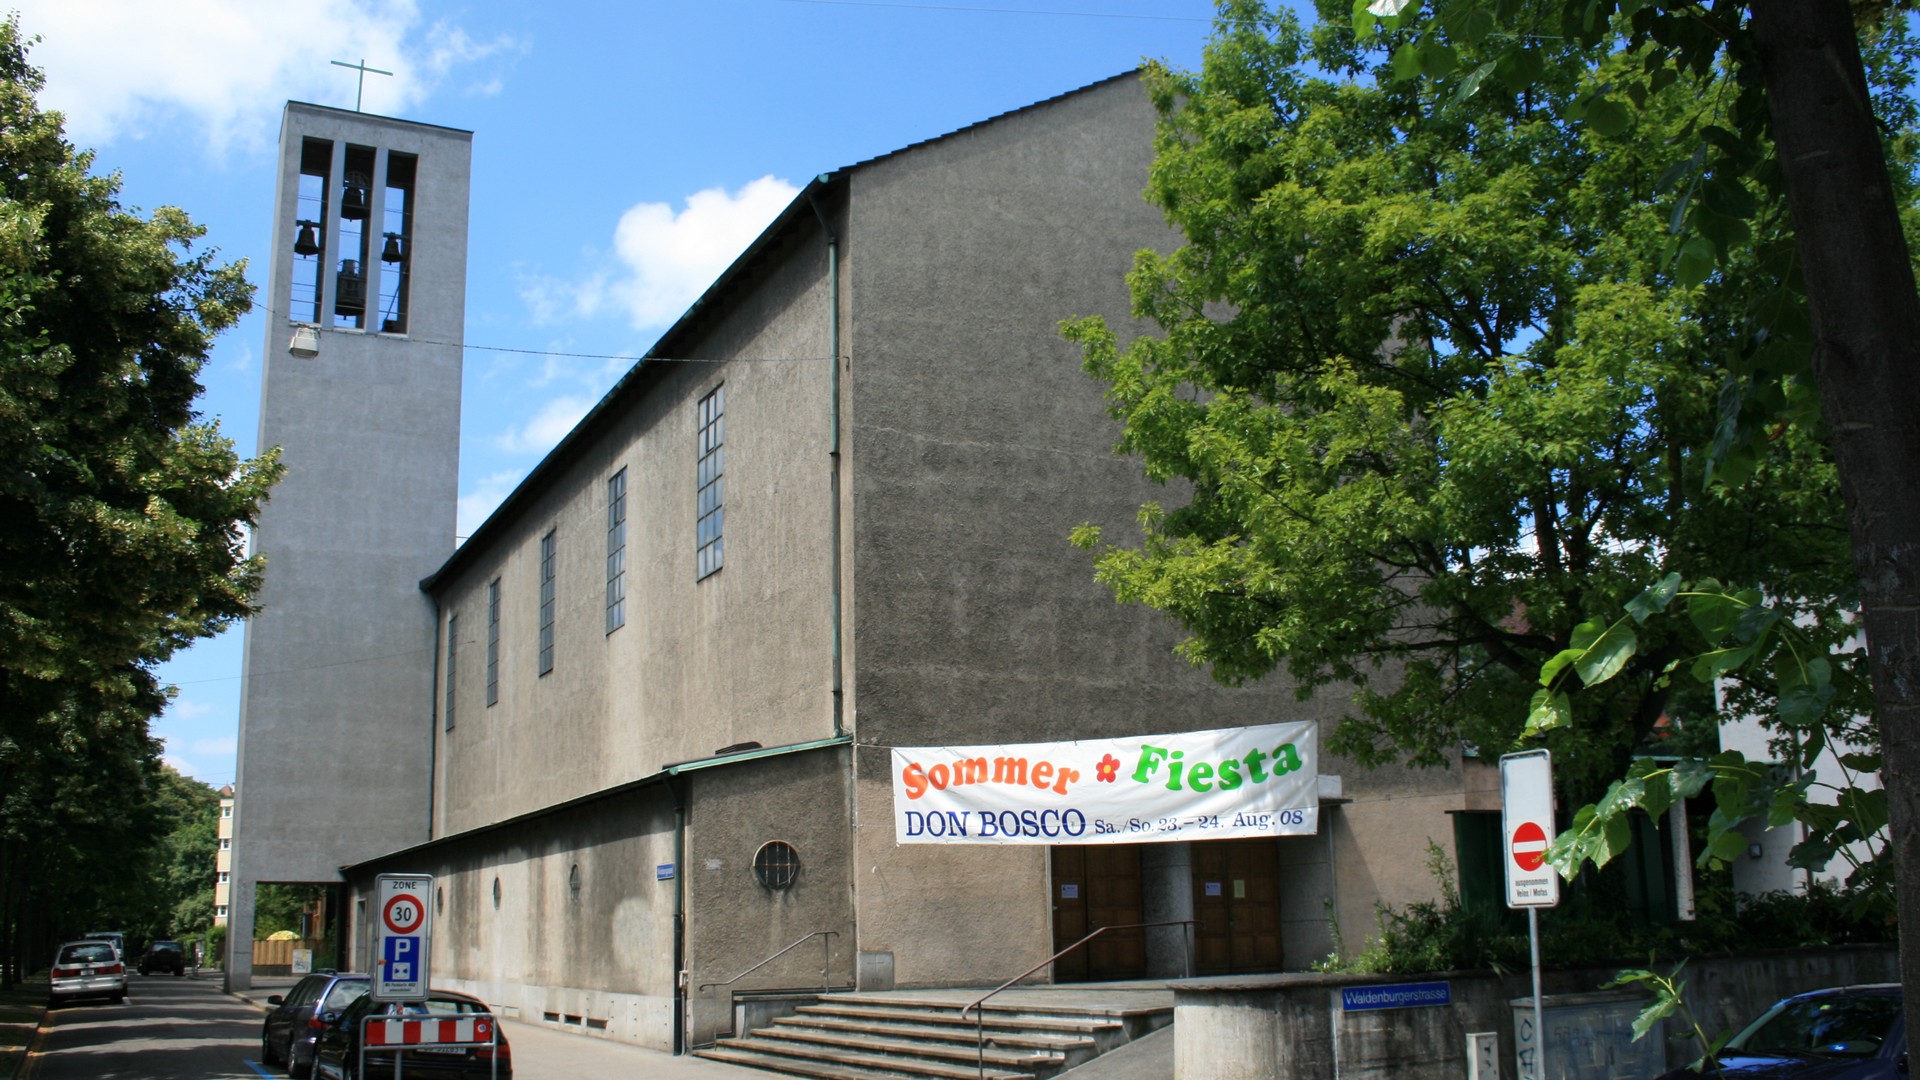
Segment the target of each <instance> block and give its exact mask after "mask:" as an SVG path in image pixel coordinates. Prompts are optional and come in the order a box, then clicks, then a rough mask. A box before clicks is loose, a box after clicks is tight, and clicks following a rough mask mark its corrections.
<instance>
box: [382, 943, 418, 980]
mask: <svg viewBox="0 0 1920 1080" xmlns="http://www.w3.org/2000/svg"><path fill="white" fill-rule="evenodd" d="M382 959H384V960H385V961H386V968H387V970H386V981H387V982H389V983H410V982H413V981H415V976H414V971H415V965H417V964H418V963H419V962H420V939H419V938H418V937H413V936H407V937H400V936H395V937H390V938H388V939H387V941H386V955H385V956H384V957H383V958H382Z"/></svg>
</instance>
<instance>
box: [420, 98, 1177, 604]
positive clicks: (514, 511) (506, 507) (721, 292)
mask: <svg viewBox="0 0 1920 1080" xmlns="http://www.w3.org/2000/svg"><path fill="white" fill-rule="evenodd" d="M1139 74H1140V72H1139V70H1138V69H1134V70H1132V71H1124V72H1121V73H1120V74H1118V75H1112V76H1109V77H1107V78H1105V79H1101V80H1099V81H1097V82H1092V83H1088V84H1087V85H1085V86H1082V87H1079V88H1077V89H1074V90H1069V91H1067V92H1065V93H1062V94H1055V95H1054V96H1053V97H1050V98H1044V99H1042V100H1040V101H1036V102H1034V103H1033V104H1031V105H1023V106H1021V107H1020V108H1018V109H1010V110H1008V111H1006V112H1004V113H999V114H997V115H994V116H990V117H988V118H986V119H984V120H980V121H977V122H975V123H972V124H968V125H966V126H965V127H961V128H956V129H954V130H953V131H949V132H947V133H945V134H943V135H935V136H933V137H931V138H927V139H922V140H920V141H919V142H915V143H909V144H907V145H906V146H903V147H900V148H899V149H897V150H891V151H888V152H887V153H884V154H880V155H877V156H875V157H870V158H867V159H865V160H863V161H857V162H854V163H853V164H852V165H848V166H844V167H842V168H839V169H835V170H834V171H832V172H825V173H821V174H820V175H819V176H816V177H814V178H813V179H812V180H810V181H808V183H807V186H806V187H804V188H802V189H801V191H800V193H799V194H798V195H796V196H794V198H793V201H792V202H790V203H788V204H787V206H786V209H784V210H782V211H780V214H779V216H777V217H775V218H774V220H773V223H772V224H771V225H768V226H767V227H766V229H764V230H762V232H761V233H760V235H759V236H758V237H756V238H755V239H754V241H753V243H751V244H749V245H747V249H746V250H745V251H743V252H741V253H740V257H739V258H737V259H735V260H734V261H733V263H732V264H731V265H730V266H728V267H727V269H726V270H725V271H723V272H722V273H721V274H720V276H719V277H717V278H715V279H714V282H713V284H712V285H710V286H708V287H707V290H706V292H704V293H701V294H700V297H699V299H697V300H695V301H694V302H693V305H692V306H691V307H689V308H687V310H686V312H685V313H684V314H682V315H681V316H680V318H679V319H678V320H677V321H675V322H674V324H673V325H672V326H671V327H668V328H667V331H666V333H664V334H661V335H660V337H659V339H658V340H657V341H655V342H654V343H653V346H652V348H649V349H648V350H647V351H646V353H645V354H644V355H643V356H641V357H640V359H638V360H636V361H635V362H634V365H633V367H631V368H629V369H628V370H627V373H626V374H625V375H622V376H621V377H620V381H618V382H616V383H614V384H613V387H612V389H609V390H608V391H607V392H606V394H605V395H603V396H602V397H601V398H600V400H599V401H598V402H596V403H595V404H594V406H593V408H592V409H590V410H588V412H587V415H585V416H583V417H581V418H580V422H579V423H577V424H575V425H574V426H573V430H571V431H569V432H567V434H566V435H565V437H563V438H562V439H561V440H560V441H559V442H558V443H556V444H555V445H554V447H553V449H552V450H550V451H548V452H547V456H546V457H544V458H542V459H541V460H540V463H539V464H537V465H535V466H534V467H533V469H532V471H530V472H529V473H527V475H526V478H525V479H523V480H521V481H520V483H519V484H518V485H517V486H515V487H514V489H513V491H512V492H511V493H510V494H508V496H507V497H506V498H505V499H503V500H502V501H501V503H500V505H499V506H497V507H495V508H494V510H493V513H491V514H489V515H487V519H486V520H485V521H483V522H481V523H480V526H479V527H478V528H476V529H474V531H473V535H472V536H470V537H468V538H467V542H466V543H465V544H462V545H461V546H460V547H459V548H458V549H457V550H455V551H454V553H453V554H452V555H450V556H448V558H447V561H446V562H444V563H442V564H441V565H440V568H439V569H438V570H435V571H434V572H433V573H432V574H431V575H429V576H428V577H426V578H425V579H423V580H422V581H421V582H420V588H421V589H422V590H423V591H426V592H431V591H433V589H434V588H435V587H436V586H438V585H439V584H440V583H441V582H442V581H443V580H445V579H447V578H448V577H450V576H452V575H454V574H456V573H458V572H459V571H461V570H462V569H464V568H465V567H466V566H467V564H468V563H470V562H472V561H473V560H474V559H476V558H478V555H477V553H478V552H480V551H483V550H485V549H486V548H487V546H488V545H489V544H491V543H492V541H493V539H494V537H495V535H496V534H498V533H500V532H502V531H504V530H505V529H506V528H507V523H508V522H510V521H512V520H513V519H514V518H515V517H517V516H518V514H519V512H520V510H521V509H522V508H523V507H524V506H525V505H526V504H527V503H529V502H531V501H533V500H534V499H536V498H538V497H539V494H540V492H541V491H542V490H543V489H544V487H545V484H546V481H547V480H548V479H549V478H551V477H553V476H555V475H557V474H559V473H560V472H561V471H562V470H563V469H564V468H565V467H566V465H567V464H568V463H569V462H571V461H572V460H573V459H574V458H575V457H577V456H579V454H580V453H581V451H582V450H583V449H584V448H585V447H587V446H590V445H592V442H593V440H594V439H595V438H596V437H597V436H598V435H599V434H600V431H601V429H602V428H603V427H605V426H606V425H607V424H608V423H609V422H610V420H609V418H610V417H613V416H617V415H620V414H621V413H622V412H623V411H624V410H625V409H626V407H627V406H628V405H629V403H630V402H632V401H634V400H637V399H638V398H639V397H640V395H641V394H642V393H643V392H644V386H645V385H646V383H648V382H650V381H652V379H653V378H654V377H655V375H656V368H657V365H650V364H649V363H648V361H649V360H654V359H658V358H670V357H672V356H673V354H674V348H673V346H674V345H675V343H677V342H681V341H686V340H691V339H692V338H694V337H695V336H696V335H697V333H698V331H699V329H700V327H701V326H702V325H703V324H704V323H705V322H706V320H707V318H708V317H709V315H710V314H711V313H712V312H713V311H714V310H715V309H717V308H718V307H719V306H720V302H721V301H722V300H724V299H725V298H726V297H727V296H728V295H729V294H731V293H733V292H734V291H735V290H737V289H740V288H742V287H743V286H745V285H746V284H747V283H748V282H750V281H751V280H752V279H753V277H754V276H755V271H756V270H757V269H758V267H759V266H760V264H761V263H763V262H764V261H765V260H766V259H767V258H768V257H769V256H771V255H772V254H773V253H774V252H775V251H777V250H778V249H779V247H780V246H781V245H782V244H783V243H785V242H786V240H787V239H788V237H789V236H790V235H791V234H792V233H793V232H794V231H796V230H797V229H799V228H800V227H801V226H802V223H803V222H804V221H805V220H807V219H809V218H811V219H814V220H818V221H821V222H823V223H824V220H825V218H824V210H823V209H822V208H821V204H822V202H823V201H824V200H825V199H827V198H829V197H837V195H838V192H839V191H841V190H843V189H844V187H845V178H846V177H847V176H849V175H851V174H852V173H854V172H856V171H858V170H861V169H865V168H867V167H869V166H872V165H875V164H877V163H879V162H883V161H888V160H891V159H893V158H896V157H899V156H901V155H903V154H909V153H912V152H913V151H916V150H919V149H921V148H923V147H927V146H932V145H934V144H936V143H941V142H945V141H947V140H949V139H954V138H958V137H959V136H962V135H965V134H966V133H968V132H970V131H975V130H977V129H980V128H983V127H986V126H988V125H990V124H997V123H1001V122H1003V121H1005V120H1007V119H1008V118H1010V117H1015V116H1020V115H1022V114H1025V113H1029V112H1033V111H1035V110H1038V109H1042V108H1045V107H1047V106H1049V105H1052V104H1054V103H1056V102H1059V101H1063V100H1065V99H1067V98H1071V97H1076V96H1078V95H1080V94H1084V93H1087V92H1089V91H1092V90H1095V89H1098V88H1100V87H1103V86H1108V85H1110V84H1113V83H1116V82H1120V81H1122V80H1124V79H1132V78H1137V77H1138V76H1139ZM836 180H838V181H839V182H840V183H839V185H838V186H834V182H835V181H836Z"/></svg>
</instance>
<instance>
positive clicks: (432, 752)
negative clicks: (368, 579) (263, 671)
mask: <svg viewBox="0 0 1920 1080" xmlns="http://www.w3.org/2000/svg"><path fill="white" fill-rule="evenodd" d="M427 601H428V603H430V604H432V605H433V659H432V660H431V661H429V662H428V663H427V670H428V671H430V672H432V673H433V674H434V676H435V677H433V678H429V679H428V680H427V684H428V686H427V839H429V840H431V839H433V838H434V835H435V834H436V833H437V832H439V828H438V822H436V821H435V820H434V817H433V812H434V806H435V803H436V802H437V799H436V796H437V795H438V794H439V791H440V676H441V674H442V673H441V671H440V658H441V657H442V656H444V655H446V654H445V653H443V652H441V646H442V642H441V640H440V632H441V622H440V601H439V600H437V599H434V598H433V597H428V598H427ZM342 967H345V965H342Z"/></svg>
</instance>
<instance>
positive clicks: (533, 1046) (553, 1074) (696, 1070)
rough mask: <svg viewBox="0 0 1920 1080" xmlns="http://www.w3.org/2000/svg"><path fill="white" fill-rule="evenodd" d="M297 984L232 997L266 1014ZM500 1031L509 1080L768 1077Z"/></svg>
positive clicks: (590, 1042) (533, 1031) (292, 979)
mask: <svg viewBox="0 0 1920 1080" xmlns="http://www.w3.org/2000/svg"><path fill="white" fill-rule="evenodd" d="M216 974H217V973H216ZM299 981H300V977H299V976H297V975H270V976H265V977H259V978H255V979H254V980H253V989H251V990H242V991H235V992H234V996H235V997H238V998H240V999H241V1000H243V1001H248V1002H251V1003H252V1004H254V1005H255V1006H257V1007H259V1009H260V1011H261V1012H262V1013H265V1012H266V1011H267V1009H269V1008H271V1006H269V1005H268V1004H267V997H268V996H269V995H272V994H284V993H286V991H287V989H288V988H289V987H291V986H292V985H293V984H294V983H296V982H299ZM500 1029H501V1031H503V1032H505V1033H506V1036H507V1043H508V1045H510V1046H512V1047H513V1076H514V1080H575V1078H578V1077H617V1076H645V1077H647V1078H648V1080H749V1078H751V1077H764V1076H766V1075H767V1074H766V1073H763V1072H761V1071H759V1070H758V1069H743V1068H740V1067H738V1066H734V1065H722V1064H720V1063H719V1062H717V1061H706V1060H703V1059H700V1058H695V1057H675V1056H674V1055H672V1054H666V1053H662V1052H660V1051H658V1050H648V1049H646V1048H644V1047H639V1046H631V1045H628V1044H627V1043H622V1042H615V1041H613V1040H612V1039H606V1038H599V1037H596V1036H592V1035H573V1034H569V1033H567V1032H564V1031H555V1030H554V1029H552V1028H549V1027H546V1026H544V1025H541V1024H529V1023H527V1022H525V1021H522V1020H507V1019H504V1018H503V1019H502V1020H501V1021H500Z"/></svg>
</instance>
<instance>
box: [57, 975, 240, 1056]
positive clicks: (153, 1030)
mask: <svg viewBox="0 0 1920 1080" xmlns="http://www.w3.org/2000/svg"><path fill="white" fill-rule="evenodd" d="M259 1056H260V1011H259V1010H258V1009H256V1008H254V1007H253V1006H251V1005H249V1004H247V1003H246V1002H244V1001H241V1000H239V999H237V998H234V997H230V996H229V995H227V994H225V993H223V992H222V991H221V989H220V983H219V974H218V973H217V972H209V973H207V974H205V975H203V976H202V977H200V978H198V979H196V978H193V977H191V976H189V977H186V978H176V977H175V976H172V975H140V974H138V973H133V974H130V975H128V976H127V1000H126V1002H125V1003H124V1004H120V1005H115V1004H113V1003H112V1002H110V1001H106V1000H104V999H103V1000H98V1001H77V1002H72V1003H69V1004H65V1005H62V1006H61V1007H59V1008H57V1009H53V1010H52V1011H50V1012H48V1013H47V1020H46V1030H45V1032H44V1033H43V1034H42V1036H41V1041H40V1052H39V1053H38V1054H37V1055H35V1057H34V1059H33V1061H32V1062H31V1063H30V1065H29V1066H28V1072H27V1080H235V1078H240V1080H258V1078H259V1077H261V1076H265V1075H269V1074H268V1073H267V1072H266V1071H265V1070H262V1069H259V1068H257V1067H256V1065H255V1062H256V1060H257V1059H258V1058H259Z"/></svg>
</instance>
